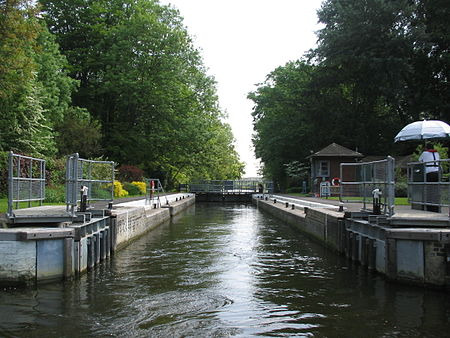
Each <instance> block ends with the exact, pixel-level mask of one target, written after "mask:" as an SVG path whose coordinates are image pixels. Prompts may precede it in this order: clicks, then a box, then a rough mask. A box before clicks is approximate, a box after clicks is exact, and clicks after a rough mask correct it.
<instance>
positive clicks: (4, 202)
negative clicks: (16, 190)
mask: <svg viewBox="0 0 450 338" xmlns="http://www.w3.org/2000/svg"><path fill="white" fill-rule="evenodd" d="M65 204H66V203H43V205H65ZM31 206H33V207H37V206H39V202H33V203H32V204H31ZM27 207H28V203H21V204H20V205H19V209H20V208H27ZM14 208H15V205H14ZM6 211H8V199H7V198H0V212H6Z"/></svg>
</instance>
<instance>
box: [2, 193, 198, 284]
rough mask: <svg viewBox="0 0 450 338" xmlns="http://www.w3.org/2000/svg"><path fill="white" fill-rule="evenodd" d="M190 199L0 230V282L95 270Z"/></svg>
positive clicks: (59, 277)
mask: <svg viewBox="0 0 450 338" xmlns="http://www.w3.org/2000/svg"><path fill="white" fill-rule="evenodd" d="M194 203H195V197H194V196H191V197H187V198H180V200H178V201H175V202H172V203H171V204H170V206H167V207H164V208H158V209H153V208H152V206H137V207H136V206H125V207H121V206H120V205H119V206H118V207H117V208H116V209H113V210H112V214H111V216H98V217H92V218H91V219H90V220H89V221H87V222H83V223H73V224H66V225H65V227H63V228H55V227H51V228H49V227H39V228H37V227H36V228H12V229H0V284H2V285H17V284H26V285H30V284H31V285H34V284H36V283H40V282H48V281H54V280H62V279H67V278H71V277H73V276H77V275H79V274H82V273H84V272H86V271H87V270H90V269H94V268H95V266H97V265H98V264H99V263H100V262H102V261H103V260H105V259H107V258H108V257H109V256H110V254H112V253H114V251H116V250H120V249H122V248H124V247H125V246H126V245H127V244H129V243H130V242H131V241H132V240H134V239H136V238H138V237H139V236H142V235H143V234H144V233H146V232H148V231H150V230H152V229H154V228H155V227H157V226H158V225H160V224H162V223H164V222H166V221H168V220H170V217H171V216H172V215H175V214H177V213H179V212H181V211H182V210H184V209H186V208H187V207H189V206H190V205H192V204H194Z"/></svg>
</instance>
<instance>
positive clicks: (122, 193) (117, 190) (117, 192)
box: [114, 181, 128, 197]
mask: <svg viewBox="0 0 450 338" xmlns="http://www.w3.org/2000/svg"><path fill="white" fill-rule="evenodd" d="M126 196H128V191H126V190H125V189H124V188H123V185H122V183H120V182H119V181H114V197H126Z"/></svg>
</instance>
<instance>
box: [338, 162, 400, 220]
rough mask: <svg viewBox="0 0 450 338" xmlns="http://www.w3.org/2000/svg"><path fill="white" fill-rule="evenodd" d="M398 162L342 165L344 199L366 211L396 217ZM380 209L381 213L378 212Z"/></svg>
mask: <svg viewBox="0 0 450 338" xmlns="http://www.w3.org/2000/svg"><path fill="white" fill-rule="evenodd" d="M394 168H395V160H394V158H392V157H391V156H388V157H387V158H386V159H385V160H381V161H373V162H358V163H341V168H340V170H341V171H340V177H341V182H340V187H341V188H340V199H341V201H342V202H361V203H363V209H364V210H368V211H372V212H374V213H383V214H385V215H387V216H392V215H393V214H394V204H395V175H394ZM377 209H379V210H377Z"/></svg>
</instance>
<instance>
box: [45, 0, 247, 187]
mask: <svg viewBox="0 0 450 338" xmlns="http://www.w3.org/2000/svg"><path fill="white" fill-rule="evenodd" d="M40 3H41V4H42V6H43V9H44V11H45V19H46V21H47V23H48V26H49V29H50V31H51V32H52V33H53V34H55V35H56V37H57V42H58V43H59V45H60V47H61V50H62V52H63V54H64V55H65V56H66V57H67V59H68V61H69V64H70V67H69V70H70V74H71V76H72V77H73V78H74V79H76V80H78V81H79V83H80V88H79V91H78V92H76V93H74V95H73V98H74V103H75V104H77V105H79V106H80V107H83V108H85V109H87V110H88V111H89V112H90V113H91V114H92V115H93V117H94V119H95V120H98V121H99V122H100V123H101V128H102V129H101V132H102V134H103V138H102V143H103V149H104V150H105V152H106V155H107V156H108V158H110V159H113V160H115V161H117V162H119V163H121V164H131V163H132V164H134V165H136V166H137V167H139V168H142V169H143V170H144V171H145V173H146V175H147V176H152V177H157V178H160V179H161V180H162V181H163V182H166V184H168V185H169V186H175V185H176V184H177V182H178V181H180V180H188V179H190V178H192V177H193V176H196V175H202V176H203V177H204V178H218V179H220V178H236V177H240V175H241V174H242V170H243V165H242V163H241V162H240V161H239V159H238V156H237V153H236V151H235V150H234V146H233V137H232V135H231V131H230V129H229V127H228V126H227V125H226V124H224V123H222V122H221V120H222V118H223V115H222V113H221V112H220V109H219V108H218V100H217V95H216V89H215V82H214V80H213V79H212V78H211V77H209V76H207V75H206V73H205V68H204V66H203V64H202V59H201V57H200V55H199V53H198V51H197V50H196V49H195V48H194V47H193V45H192V41H191V38H190V37H189V35H188V33H187V31H186V29H185V27H184V26H183V24H182V19H181V18H180V17H179V14H178V12H177V11H175V10H173V9H171V8H169V7H167V6H162V5H160V4H159V3H158V2H157V1H153V0H150V1H144V0H138V1H128V0H113V1H108V2H105V1H102V0H94V1H91V2H90V3H89V6H85V5H84V4H83V3H82V2H81V3H80V2H76V1H70V2H68V1H61V0H42V1H40ZM66 122H67V123H66V124H65V125H64V127H61V128H59V129H58V131H59V136H58V140H59V139H61V138H66V139H67V140H66V141H64V142H58V143H59V144H61V146H60V153H65V152H67V151H69V150H64V149H68V148H69V146H70V139H71V138H72V137H74V136H76V135H73V136H70V137H66V136H65V135H66V134H67V133H66V131H68V130H69V131H70V130H72V127H73V126H72V125H70V124H68V122H69V121H66ZM79 124H80V123H79ZM84 125H86V124H84ZM74 129H77V128H74ZM86 129H88V128H86ZM94 129H97V128H94ZM78 134H80V133H78ZM89 134H91V135H96V134H97V133H96V132H95V131H94V132H93V133H91V132H86V133H85V134H83V135H86V136H87V135H89ZM79 139H86V137H85V136H82V137H80V138H79ZM96 140H97V138H96ZM78 147H80V148H83V149H86V148H89V147H86V146H83V145H79V146H78ZM73 148H75V146H74V147H73ZM70 151H72V149H70ZM78 152H80V150H78Z"/></svg>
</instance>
